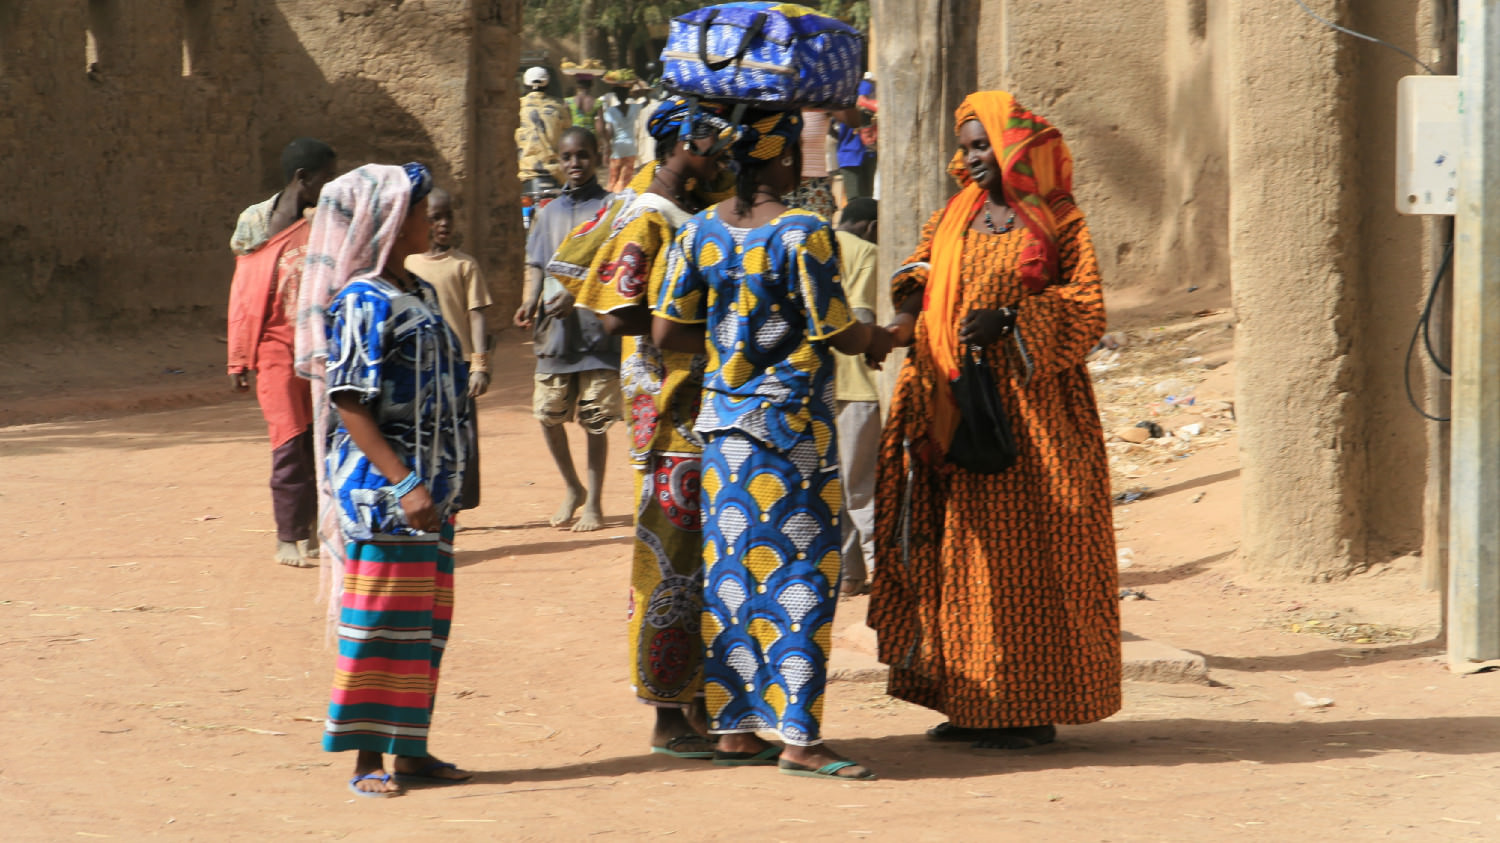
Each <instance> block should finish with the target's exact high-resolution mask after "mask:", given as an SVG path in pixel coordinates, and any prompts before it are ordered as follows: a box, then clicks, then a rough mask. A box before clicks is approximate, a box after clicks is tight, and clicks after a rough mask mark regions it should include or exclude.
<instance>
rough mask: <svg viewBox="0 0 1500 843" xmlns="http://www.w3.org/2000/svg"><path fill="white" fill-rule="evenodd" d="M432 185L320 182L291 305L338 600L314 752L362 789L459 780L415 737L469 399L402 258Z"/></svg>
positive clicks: (449, 573)
mask: <svg viewBox="0 0 1500 843" xmlns="http://www.w3.org/2000/svg"><path fill="white" fill-rule="evenodd" d="M431 190H432V176H431V174H430V173H429V172H428V171H427V168H426V167H424V166H422V165H421V164H407V165H406V166H405V167H404V168H403V167H389V166H379V165H375V164H367V165H365V166H363V167H360V168H359V169H357V170H354V171H353V172H351V173H348V174H346V175H344V176H341V177H339V178H338V179H335V180H334V181H332V182H329V183H328V185H327V186H326V187H324V188H323V193H322V197H321V198H320V200H319V202H318V214H317V216H316V217H314V220H313V227H312V232H311V233H310V235H309V237H308V257H307V269H306V271H305V273H304V279H303V284H302V289H301V291H300V294H299V300H298V301H299V308H298V325H297V368H298V373H299V374H301V375H303V376H304V377H307V378H310V379H312V381H313V406H314V410H315V413H316V421H315V424H314V426H315V428H316V429H317V431H318V432H317V435H315V443H316V445H317V446H318V451H319V455H320V457H322V459H320V464H319V478H318V479H319V484H318V485H319V498H320V501H319V504H320V511H321V513H322V534H323V537H324V543H323V545H324V548H325V550H324V555H323V558H324V562H325V566H328V567H326V568H325V571H326V572H327V573H328V574H330V575H331V580H332V582H331V583H329V586H330V588H331V591H332V595H331V596H336V598H337V600H338V623H337V631H338V647H339V653H338V663H337V668H336V670H335V672H334V682H333V699H332V702H331V703H330V705H329V707H328V722H327V724H326V727H325V732H324V735H323V748H324V749H326V750H328V751H329V752H342V751H347V750H355V751H356V752H357V753H358V755H357V757H356V759H355V762H354V778H353V779H351V780H350V782H349V789H350V790H352V791H353V792H354V793H355V794H356V795H358V796H367V797H383V796H395V795H397V794H399V793H400V792H401V788H400V785H399V784H398V783H397V782H400V783H408V782H426V783H430V784H452V783H454V782H460V781H465V780H467V779H468V778H469V774H468V773H465V772H462V771H460V770H458V769H457V768H456V767H455V766H454V765H452V764H448V763H446V762H443V761H439V760H438V759H436V758H434V757H433V756H432V754H431V752H430V751H429V750H428V746H427V733H428V726H429V724H430V723H431V719H432V708H433V702H434V699H435V695H436V692H437V682H438V668H439V665H440V664H441V662H442V657H443V651H444V648H445V646H446V644H447V639H448V630H449V627H450V624H451V621H452V616H453V516H454V514H455V513H456V512H457V511H458V508H459V505H460V504H461V500H460V489H461V488H462V486H463V467H464V460H465V453H464V451H465V444H466V443H467V442H468V441H469V440H468V424H469V419H468V408H469V406H470V403H469V402H468V401H467V400H466V397H465V393H466V390H467V383H466V380H467V376H466V372H467V369H466V367H465V366H464V365H463V363H464V361H463V357H462V355H461V352H460V349H459V343H458V338H457V337H456V336H455V335H454V334H453V332H452V331H451V330H450V329H449V328H448V327H447V324H446V323H445V322H444V321H443V317H442V313H441V310H440V309H439V306H438V298H437V293H436V291H434V290H433V288H432V286H431V285H429V284H428V283H427V282H425V281H423V280H422V279H420V278H418V277H416V276H415V275H413V274H411V273H410V272H409V271H407V270H406V269H405V268H404V266H405V263H406V259H407V257H409V256H410V255H413V254H417V253H420V252H422V251H423V250H425V249H426V248H427V227H428V223H427V194H428V193H429V192H430V191H431ZM385 753H390V754H391V755H394V756H395V759H394V762H393V772H394V773H395V779H396V781H395V782H393V781H392V776H391V774H390V773H387V772H386V771H385V762H384V757H383V756H384V754H385Z"/></svg>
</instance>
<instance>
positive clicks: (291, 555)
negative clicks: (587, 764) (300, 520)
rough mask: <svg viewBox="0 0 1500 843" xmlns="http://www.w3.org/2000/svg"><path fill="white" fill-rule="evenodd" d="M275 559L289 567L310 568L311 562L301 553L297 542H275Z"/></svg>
mask: <svg viewBox="0 0 1500 843" xmlns="http://www.w3.org/2000/svg"><path fill="white" fill-rule="evenodd" d="M276 561H277V562H280V563H281V564H283V565H286V566H288V567H291V568H311V567H313V563H312V562H309V561H308V560H307V557H305V556H303V555H302V548H300V547H298V546H297V542H284V541H278V542H276Z"/></svg>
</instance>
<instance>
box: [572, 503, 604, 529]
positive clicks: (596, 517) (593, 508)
mask: <svg viewBox="0 0 1500 843" xmlns="http://www.w3.org/2000/svg"><path fill="white" fill-rule="evenodd" d="M603 526H604V513H603V512H600V511H599V505H598V504H593V503H591V504H589V505H588V506H585V507H584V508H583V514H581V515H579V516H578V523H577V524H574V525H573V532H575V533H592V532H593V531H595V530H597V529H599V528H600V527H603Z"/></svg>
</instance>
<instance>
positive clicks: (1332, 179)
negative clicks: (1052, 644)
mask: <svg viewBox="0 0 1500 843" xmlns="http://www.w3.org/2000/svg"><path fill="white" fill-rule="evenodd" d="M1309 5H1310V6H1312V7H1313V8H1314V9H1315V10H1317V11H1318V12H1319V13H1320V14H1322V15H1323V16H1324V17H1327V18H1329V19H1333V20H1337V19H1340V18H1342V17H1344V15H1345V13H1346V12H1347V7H1348V6H1349V5H1350V2H1349V0H1314V1H1313V2H1311V3H1310V4H1309ZM1229 15H1230V24H1229V26H1230V31H1232V32H1234V33H1235V34H1236V37H1234V38H1232V39H1231V40H1230V46H1229V51H1230V59H1229V66H1230V74H1231V77H1232V78H1233V79H1235V80H1236V84H1235V86H1234V88H1233V91H1232V93H1231V95H1230V106H1231V107H1230V115H1231V117H1230V127H1229V178H1230V184H1231V185H1232V186H1233V187H1232V194H1231V196H1230V202H1229V249H1230V268H1231V273H1232V278H1233V287H1234V307H1235V312H1236V315H1237V316H1238V319H1239V324H1238V329H1237V331H1236V344H1235V359H1236V361H1237V363H1236V365H1237V368H1238V376H1237V384H1236V396H1237V397H1236V406H1235V410H1236V415H1237V417H1238V420H1239V427H1240V452H1241V471H1242V473H1243V477H1244V492H1243V498H1244V504H1243V507H1244V519H1243V529H1242V535H1243V539H1242V542H1241V545H1240V552H1241V557H1242V560H1243V563H1244V565H1245V567H1246V568H1247V569H1249V570H1250V571H1251V572H1253V573H1258V574H1263V575H1268V576H1273V577H1289V578H1297V579H1311V580H1321V579H1331V578H1336V577H1339V576H1343V575H1347V574H1348V573H1351V572H1353V571H1356V570H1358V569H1360V568H1362V567H1363V566H1364V564H1365V562H1366V556H1365V539H1366V535H1365V532H1364V527H1365V524H1364V523H1363V521H1362V518H1361V513H1362V512H1363V509H1364V503H1365V501H1364V499H1363V498H1364V495H1363V490H1364V487H1365V444H1364V441H1363V438H1364V437H1363V434H1364V430H1363V426H1362V423H1361V415H1360V410H1359V406H1358V401H1359V399H1358V396H1357V391H1358V387H1359V385H1360V376H1361V374H1362V373H1361V371H1360V366H1359V361H1358V359H1357V358H1356V357H1355V355H1354V353H1353V352H1354V349H1355V348H1356V344H1357V343H1358V329H1359V322H1358V318H1357V317H1358V315H1359V314H1358V307H1357V304H1358V297H1357V295H1356V290H1355V289H1354V287H1355V284H1356V282H1357V278H1356V267H1357V263H1356V260H1355V254H1354V253H1355V252H1356V249H1355V248H1354V247H1355V245H1356V244H1357V242H1358V231H1359V224H1360V217H1361V213H1362V210H1363V209H1362V208H1361V207H1360V204H1359V202H1358V201H1357V198H1358V194H1357V192H1356V191H1355V190H1354V185H1355V184H1357V180H1358V174H1357V173H1356V172H1355V168H1354V163H1355V162H1354V157H1353V156H1352V155H1351V154H1350V146H1349V143H1350V140H1351V134H1352V133H1351V127H1352V125H1353V116H1354V115H1353V113H1352V112H1353V102H1354V97H1353V96H1352V94H1353V92H1352V90H1351V82H1350V81H1349V80H1350V79H1351V77H1352V73H1351V71H1352V70H1353V66H1352V65H1353V62H1352V58H1353V57H1352V55H1351V54H1350V50H1351V49H1352V45H1351V43H1350V42H1348V41H1346V40H1343V36H1339V35H1337V34H1335V33H1333V32H1332V31H1329V30H1327V29H1325V28H1323V27H1322V26H1321V25H1319V24H1317V23H1316V22H1314V21H1312V20H1311V19H1309V18H1307V17H1306V16H1304V15H1302V14H1301V13H1300V12H1299V11H1298V10H1297V8H1296V6H1295V5H1293V4H1289V3H1285V2H1282V0H1230V2H1229ZM1305 127H1316V130H1304V129H1305ZM1309 165H1311V166H1309Z"/></svg>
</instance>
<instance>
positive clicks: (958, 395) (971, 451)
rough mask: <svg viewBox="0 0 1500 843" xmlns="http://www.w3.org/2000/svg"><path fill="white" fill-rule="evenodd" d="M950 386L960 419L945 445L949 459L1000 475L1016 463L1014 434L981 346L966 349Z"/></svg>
mask: <svg viewBox="0 0 1500 843" xmlns="http://www.w3.org/2000/svg"><path fill="white" fill-rule="evenodd" d="M952 388H953V397H954V399H955V400H956V401H957V402H958V413H959V417H960V419H961V420H960V421H959V423H958V430H956V431H954V433H953V443H952V444H951V445H949V446H948V462H951V463H953V464H954V465H956V466H958V467H959V468H962V469H963V470H965V471H970V472H973V473H975V474H1000V473H1001V472H1003V471H1005V470H1006V469H1008V468H1010V467H1011V466H1013V465H1015V464H1016V458H1017V456H1018V455H1019V454H1018V452H1017V450H1016V437H1015V434H1014V433H1013V432H1012V430H1011V426H1010V417H1009V416H1008V415H1006V413H1005V404H1004V403H1002V402H1001V400H1000V390H999V388H998V387H997V386H996V383H995V372H994V370H993V369H992V368H991V367H990V364H989V363H986V362H985V359H984V350H983V349H982V348H980V347H979V346H977V345H971V346H969V347H968V348H967V349H965V351H964V359H963V362H962V364H961V365H960V368H959V372H958V379H957V380H955V381H953V384H952Z"/></svg>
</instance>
